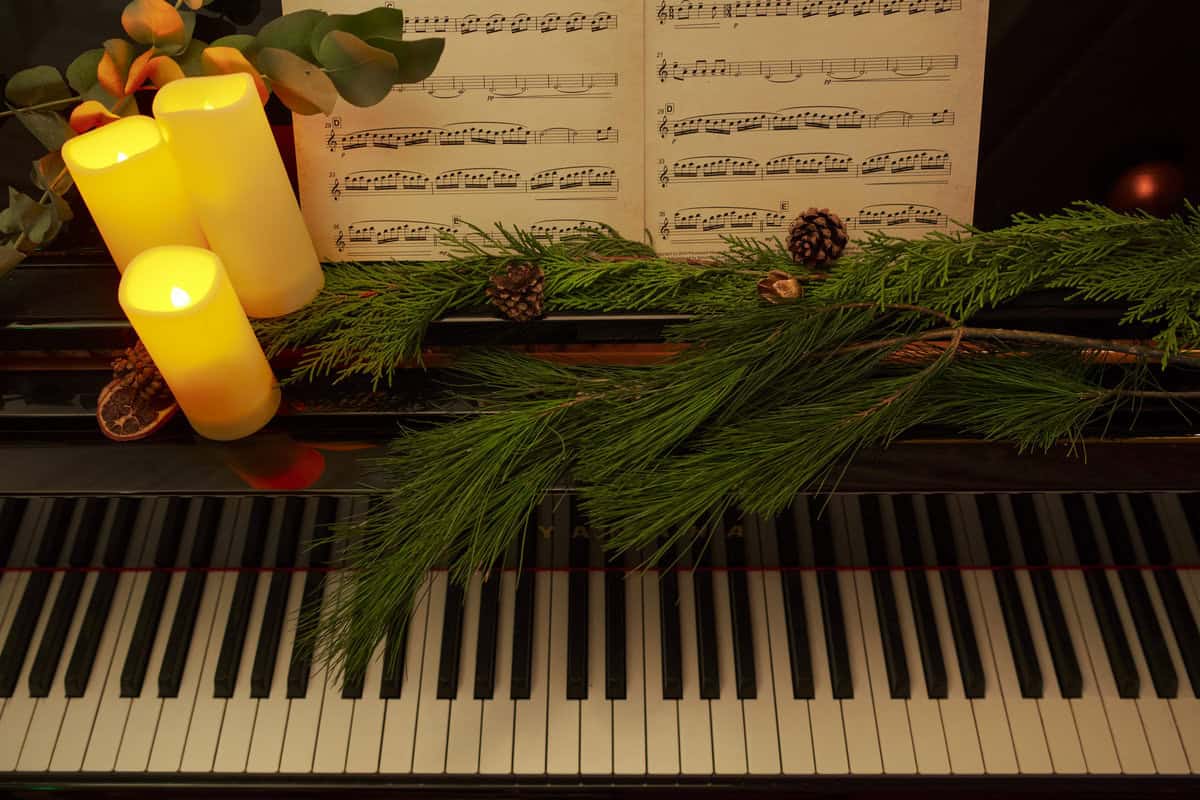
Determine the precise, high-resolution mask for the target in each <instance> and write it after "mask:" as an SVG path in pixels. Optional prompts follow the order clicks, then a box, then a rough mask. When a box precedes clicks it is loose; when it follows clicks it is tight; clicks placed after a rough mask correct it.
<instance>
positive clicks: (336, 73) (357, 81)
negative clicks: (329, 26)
mask: <svg viewBox="0 0 1200 800" xmlns="http://www.w3.org/2000/svg"><path fill="white" fill-rule="evenodd" d="M317 58H318V60H319V61H320V62H321V64H322V65H323V66H325V67H326V68H328V69H329V77H330V79H331V80H332V81H333V83H334V85H335V86H337V90H338V93H339V94H341V96H342V97H343V98H345V100H346V102H348V103H351V104H352V105H356V106H363V107H366V106H373V105H375V104H376V103H378V102H379V101H380V100H382V99H383V98H385V97H387V94H388V92H390V91H391V90H392V86H393V85H395V84H396V82H397V80H398V79H399V77H400V69H399V66H398V65H397V63H396V57H395V56H394V55H392V54H391V53H389V52H388V51H386V50H381V49H379V48H378V47H372V46H371V45H369V44H367V43H366V42H364V41H363V40H362V39H360V38H358V37H357V36H355V35H354V34H351V33H346V32H345V31H330V32H329V34H328V35H326V37H325V38H324V40H322V42H321V46H320V48H318V50H317Z"/></svg>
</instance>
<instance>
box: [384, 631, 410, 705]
mask: <svg viewBox="0 0 1200 800" xmlns="http://www.w3.org/2000/svg"><path fill="white" fill-rule="evenodd" d="M407 647H408V617H407V616H403V615H397V617H396V621H395V622H394V623H393V624H392V627H391V629H390V630H389V631H388V634H387V638H386V639H385V640H384V643H383V675H382V676H381V679H380V682H379V698H380V699H381V700H395V699H396V698H397V697H399V696H400V692H401V689H402V688H403V686H404V651H405V650H406V649H407Z"/></svg>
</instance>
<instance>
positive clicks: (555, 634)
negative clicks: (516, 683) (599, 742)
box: [535, 542, 579, 775]
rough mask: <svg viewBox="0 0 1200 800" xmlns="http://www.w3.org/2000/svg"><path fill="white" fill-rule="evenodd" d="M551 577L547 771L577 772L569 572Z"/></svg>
mask: <svg viewBox="0 0 1200 800" xmlns="http://www.w3.org/2000/svg"><path fill="white" fill-rule="evenodd" d="M557 544H558V543H557V542H556V545H557ZM550 577H551V580H550V694H549V699H548V701H547V706H546V728H547V732H546V772H547V773H549V774H551V775H571V774H574V773H577V772H579V701H578V700H568V699H567V601H568V586H569V584H570V575H569V573H567V572H565V571H563V570H556V571H555V572H554V573H553V574H552V575H551V576H550ZM535 649H536V648H535Z"/></svg>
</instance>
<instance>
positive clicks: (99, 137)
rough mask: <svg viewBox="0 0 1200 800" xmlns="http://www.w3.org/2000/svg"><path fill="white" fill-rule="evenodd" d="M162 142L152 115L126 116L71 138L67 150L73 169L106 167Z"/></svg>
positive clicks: (65, 147)
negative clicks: (151, 117)
mask: <svg viewBox="0 0 1200 800" xmlns="http://www.w3.org/2000/svg"><path fill="white" fill-rule="evenodd" d="M161 144H162V132H161V131H159V129H158V123H156V122H155V121H154V120H152V119H150V117H125V118H124V119H120V120H117V121H116V122H114V123H112V124H110V125H105V126H104V127H102V128H96V129H95V130H93V131H89V132H88V133H86V134H84V135H82V136H76V137H74V138H71V139H68V140H67V144H66V145H65V146H64V148H63V149H64V150H65V151H66V152H68V153H70V155H71V161H72V162H74V163H72V164H71V166H72V168H75V167H76V166H79V167H83V168H85V169H90V170H99V169H104V168H105V167H111V166H112V165H113V164H119V163H121V162H123V161H128V160H129V159H131V158H134V157H136V156H139V155H141V154H142V153H145V152H147V151H149V150H153V149H154V148H156V147H158V146H160V145H161Z"/></svg>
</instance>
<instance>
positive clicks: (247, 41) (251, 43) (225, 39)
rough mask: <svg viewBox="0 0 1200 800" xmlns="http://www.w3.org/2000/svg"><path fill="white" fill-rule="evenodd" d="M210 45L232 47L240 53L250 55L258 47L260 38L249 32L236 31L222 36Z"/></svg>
mask: <svg viewBox="0 0 1200 800" xmlns="http://www.w3.org/2000/svg"><path fill="white" fill-rule="evenodd" d="M209 47H232V48H233V49H234V50H237V51H238V52H239V53H242V54H244V55H247V56H249V55H251V54H252V53H254V51H256V50H257V49H258V40H257V39H255V38H254V37H253V36H251V35H249V34H247V33H234V34H230V35H229V36H222V37H221V38H220V39H217V40H215V41H214V42H212V43H211V44H209Z"/></svg>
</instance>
